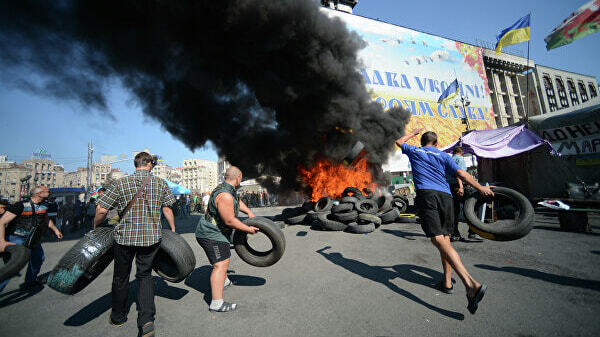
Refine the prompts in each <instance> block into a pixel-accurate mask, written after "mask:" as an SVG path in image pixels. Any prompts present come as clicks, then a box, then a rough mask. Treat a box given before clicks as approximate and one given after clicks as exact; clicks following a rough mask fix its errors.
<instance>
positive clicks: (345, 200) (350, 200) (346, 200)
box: [340, 197, 358, 204]
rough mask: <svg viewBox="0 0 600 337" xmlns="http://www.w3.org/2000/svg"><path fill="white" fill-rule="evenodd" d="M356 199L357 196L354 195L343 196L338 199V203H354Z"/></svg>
mask: <svg viewBox="0 0 600 337" xmlns="http://www.w3.org/2000/svg"><path fill="white" fill-rule="evenodd" d="M357 201H358V198H355V197H343V198H342V199H340V203H352V204H354V203H356V202H357Z"/></svg>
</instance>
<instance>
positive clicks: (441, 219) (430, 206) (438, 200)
mask: <svg viewBox="0 0 600 337" xmlns="http://www.w3.org/2000/svg"><path fill="white" fill-rule="evenodd" d="M415 204H416V206H417V209H418V210H419V219H420V220H421V228H423V232H425V235H426V236H427V237H428V238H431V237H434V236H437V235H450V234H452V231H453V224H454V207H453V205H452V196H451V195H450V194H448V193H444V192H440V191H436V190H417V198H416V199H415Z"/></svg>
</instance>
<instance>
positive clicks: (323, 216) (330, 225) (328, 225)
mask: <svg viewBox="0 0 600 337" xmlns="http://www.w3.org/2000/svg"><path fill="white" fill-rule="evenodd" d="M329 216H331V215H330V214H327V213H318V214H317V221H318V225H319V227H321V228H323V229H325V230H328V231H333V232H339V231H343V230H345V229H346V228H347V227H348V225H346V224H345V223H343V222H339V221H335V220H331V219H329Z"/></svg>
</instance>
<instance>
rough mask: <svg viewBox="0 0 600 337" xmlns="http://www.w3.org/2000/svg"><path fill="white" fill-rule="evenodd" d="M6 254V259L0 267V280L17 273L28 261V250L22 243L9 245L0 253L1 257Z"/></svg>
mask: <svg viewBox="0 0 600 337" xmlns="http://www.w3.org/2000/svg"><path fill="white" fill-rule="evenodd" d="M7 255H8V261H7V262H6V264H4V265H3V266H2V268H0V282H3V281H5V280H8V279H9V278H11V277H13V276H15V275H17V274H18V273H19V271H21V269H23V267H25V265H26V264H27V262H29V256H30V250H29V249H27V248H25V247H24V246H22V245H10V246H6V249H5V250H4V252H2V253H0V256H2V257H5V256H7Z"/></svg>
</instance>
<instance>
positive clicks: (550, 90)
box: [543, 74, 558, 111]
mask: <svg viewBox="0 0 600 337" xmlns="http://www.w3.org/2000/svg"><path fill="white" fill-rule="evenodd" d="M543 79H544V88H545V89H546V97H548V106H549V108H550V111H556V110H558V104H556V95H555V94H554V87H553V86H552V82H551V81H550V76H548V75H547V74H544V77H543Z"/></svg>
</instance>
